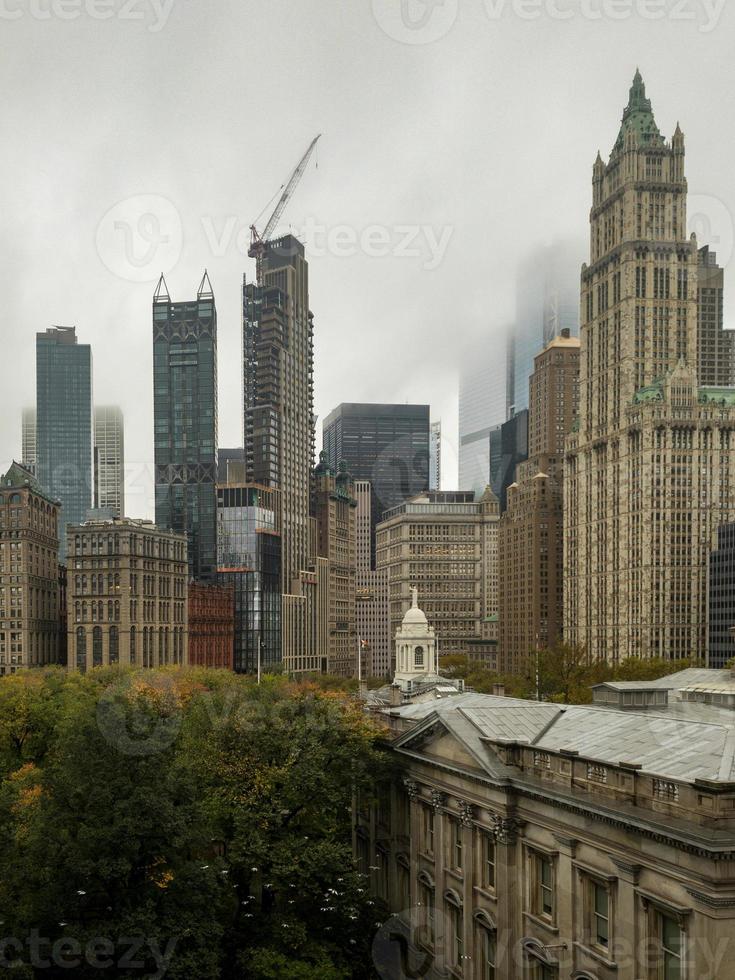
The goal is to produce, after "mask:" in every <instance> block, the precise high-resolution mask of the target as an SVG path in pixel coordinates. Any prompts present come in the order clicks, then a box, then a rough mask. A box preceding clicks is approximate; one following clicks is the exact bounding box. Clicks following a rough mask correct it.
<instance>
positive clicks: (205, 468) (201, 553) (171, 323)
mask: <svg viewBox="0 0 735 980" xmlns="http://www.w3.org/2000/svg"><path fill="white" fill-rule="evenodd" d="M153 417H154V426H155V465H156V468H155V482H156V524H157V525H158V526H159V527H161V528H170V529H172V530H174V531H178V532H180V533H184V534H186V535H187V539H188V542H189V550H188V553H189V574H190V576H192V577H193V578H196V579H201V580H203V581H208V580H210V581H211V580H212V579H214V577H215V574H216V567H217V543H216V523H217V513H216V511H217V494H216V482H217V311H216V307H215V302H214V295H213V293H212V289H211V286H210V284H209V279H208V278H207V276H206V273H205V276H204V278H203V279H202V282H201V285H200V287H199V290H198V292H197V298H196V299H195V300H192V301H191V302H186V303H173V302H172V301H171V298H170V296H169V295H168V290H167V289H166V284H165V282H164V281H163V278H161V282H160V283H159V286H158V289H157V290H156V294H155V296H154V298H153Z"/></svg>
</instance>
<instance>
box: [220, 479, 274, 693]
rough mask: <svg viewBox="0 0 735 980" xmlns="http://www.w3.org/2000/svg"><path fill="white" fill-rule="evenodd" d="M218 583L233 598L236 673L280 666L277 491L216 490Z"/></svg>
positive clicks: (250, 488) (241, 487)
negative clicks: (224, 587) (232, 591)
mask: <svg viewBox="0 0 735 980" xmlns="http://www.w3.org/2000/svg"><path fill="white" fill-rule="evenodd" d="M217 579H218V581H219V582H220V583H221V584H222V585H228V586H230V587H231V588H232V589H233V590H234V595H235V640H234V660H233V666H234V669H235V670H236V671H237V672H238V673H240V674H254V673H256V672H257V669H258V644H259V643H260V658H261V667H262V669H263V670H264V671H267V670H273V668H275V667H277V666H279V665H280V663H281V535H280V531H279V526H278V491H276V490H272V489H267V488H265V487H259V486H253V485H249V484H243V485H236V484H230V485H226V486H220V487H218V488H217Z"/></svg>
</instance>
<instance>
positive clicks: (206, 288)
mask: <svg viewBox="0 0 735 980" xmlns="http://www.w3.org/2000/svg"><path fill="white" fill-rule="evenodd" d="M203 298H205V299H214V293H213V292H212V283H211V282H210V281H209V275H208V273H207V270H206V269H205V270H204V275H203V276H202V281H201V282H200V283H199V289H197V299H203Z"/></svg>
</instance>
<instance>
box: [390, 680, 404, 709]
mask: <svg viewBox="0 0 735 980" xmlns="http://www.w3.org/2000/svg"><path fill="white" fill-rule="evenodd" d="M402 704H403V691H402V690H401V686H400V684H391V686H390V706H391V708H400V706H401V705H402Z"/></svg>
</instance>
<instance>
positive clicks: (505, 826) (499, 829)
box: [493, 814, 521, 844]
mask: <svg viewBox="0 0 735 980" xmlns="http://www.w3.org/2000/svg"><path fill="white" fill-rule="evenodd" d="M520 831H521V822H520V820H518V819H517V818H516V817H501V816H498V815H497V814H495V815H494V816H493V837H494V838H495V840H496V841H497V843H498V844H515V842H516V841H517V840H518V835H519V833H520Z"/></svg>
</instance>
